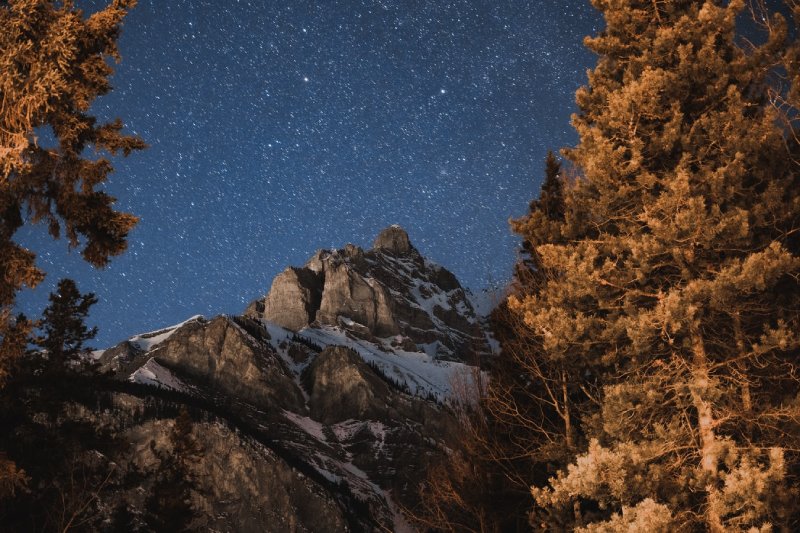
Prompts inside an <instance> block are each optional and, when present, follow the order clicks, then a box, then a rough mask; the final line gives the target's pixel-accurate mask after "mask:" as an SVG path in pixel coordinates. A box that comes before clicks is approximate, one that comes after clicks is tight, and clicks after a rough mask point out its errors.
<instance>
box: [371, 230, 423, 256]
mask: <svg viewBox="0 0 800 533" xmlns="http://www.w3.org/2000/svg"><path fill="white" fill-rule="evenodd" d="M372 248H373V249H374V250H382V251H385V252H390V253H393V254H395V255H406V254H409V253H411V252H414V251H416V249H415V248H414V247H413V246H412V245H411V240H410V239H409V238H408V233H406V230H404V229H403V228H401V227H400V226H398V225H397V224H393V225H391V226H389V227H388V228H386V229H384V230H383V231H381V232H380V233H379V234H378V236H377V237H375V241H374V242H373V243H372Z"/></svg>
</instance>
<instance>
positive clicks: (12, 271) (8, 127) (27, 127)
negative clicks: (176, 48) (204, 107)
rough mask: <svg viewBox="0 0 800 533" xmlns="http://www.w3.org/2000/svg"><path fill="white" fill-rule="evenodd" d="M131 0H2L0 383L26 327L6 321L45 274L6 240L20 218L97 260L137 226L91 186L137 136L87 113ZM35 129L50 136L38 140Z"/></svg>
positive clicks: (105, 84)
mask: <svg viewBox="0 0 800 533" xmlns="http://www.w3.org/2000/svg"><path fill="white" fill-rule="evenodd" d="M135 3H136V2H135V0H113V1H112V2H111V4H110V5H109V6H108V7H106V8H105V9H102V10H99V11H97V12H95V13H93V14H92V15H91V16H89V17H88V18H84V16H83V13H82V12H81V10H79V9H77V8H76V7H75V6H74V3H73V2H72V1H69V0H68V1H63V2H57V1H53V0H9V1H7V2H3V3H0V104H2V105H0V383H1V382H2V380H3V379H4V378H5V377H6V375H7V373H8V368H9V366H10V365H11V364H12V363H13V361H14V359H15V357H16V356H18V355H19V354H20V353H21V352H22V351H24V342H20V341H21V339H24V338H25V337H26V336H27V334H28V332H29V331H30V327H31V324H30V323H29V322H27V321H24V320H22V321H20V320H15V319H14V318H13V313H12V309H13V306H14V301H15V297H16V294H17V292H18V291H19V290H20V289H21V288H22V287H23V286H28V287H33V286H35V285H37V284H38V283H39V282H40V281H41V280H42V278H43V277H44V273H43V272H42V271H41V270H40V269H38V268H37V267H36V265H35V262H34V261H35V254H34V253H33V252H32V251H31V250H28V249H27V248H25V247H23V246H20V245H19V244H17V243H16V242H15V241H14V235H15V233H16V232H17V231H18V230H19V229H20V227H22V225H23V224H24V223H25V221H26V219H27V220H30V221H32V222H34V223H44V224H46V226H47V229H48V231H49V233H50V234H51V235H52V236H53V237H54V238H58V237H59V236H60V235H61V234H62V232H63V234H64V235H65V236H66V237H67V240H68V242H69V245H70V247H77V246H79V245H81V246H82V247H83V250H82V255H83V257H84V258H85V259H86V260H87V261H89V262H90V263H91V264H93V265H96V266H103V265H105V264H106V263H107V262H108V260H109V258H110V257H111V256H115V255H118V254H120V253H121V252H123V251H124V250H125V247H126V237H127V234H128V232H129V231H130V229H131V228H132V227H133V226H134V224H135V223H136V217H134V216H132V215H130V214H127V213H121V212H118V211H115V210H114V208H113V205H114V201H115V199H114V198H113V197H112V196H110V195H109V194H108V193H106V192H104V191H102V190H100V189H99V187H100V186H101V185H102V184H103V182H104V181H105V180H106V178H107V177H108V175H109V174H110V173H111V172H112V171H113V167H112V165H111V162H110V160H109V159H108V157H107V156H108V155H116V154H118V153H122V154H124V155H128V154H129V153H130V152H131V151H133V150H139V149H141V148H143V147H144V143H143V142H142V141H141V140H140V139H139V138H137V137H133V136H128V135H124V134H123V133H122V123H121V122H120V121H119V120H117V121H115V122H111V123H106V124H102V123H98V122H97V120H96V119H95V118H94V117H93V116H92V115H91V114H90V113H89V111H90V106H91V104H92V102H93V101H94V99H95V98H97V97H98V96H102V95H104V94H106V93H108V92H109V91H110V90H111V85H110V83H109V77H110V76H111V74H112V73H113V67H112V66H111V65H110V64H109V63H108V60H109V59H115V60H119V58H120V56H119V52H118V50H117V45H116V42H117V38H118V37H119V33H120V24H121V23H122V19H123V18H124V16H125V14H126V13H127V12H128V10H129V9H131V8H132V7H133V6H134V5H135ZM43 128H46V129H47V132H48V133H51V134H52V138H53V139H54V142H53V143H45V142H44V141H43V140H41V139H39V138H37V133H36V132H37V131H40V130H41V129H43ZM87 149H92V150H93V151H94V152H95V154H97V155H96V156H95V157H91V156H89V155H88V154H87ZM26 214H27V216H25V215H26Z"/></svg>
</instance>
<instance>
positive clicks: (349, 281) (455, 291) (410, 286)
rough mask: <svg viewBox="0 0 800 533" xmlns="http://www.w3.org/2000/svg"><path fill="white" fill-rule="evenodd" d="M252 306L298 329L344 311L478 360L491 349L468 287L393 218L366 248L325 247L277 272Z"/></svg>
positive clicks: (387, 332)
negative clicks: (302, 262) (423, 250)
mask: <svg viewBox="0 0 800 533" xmlns="http://www.w3.org/2000/svg"><path fill="white" fill-rule="evenodd" d="M263 301H264V305H263V308H264V310H263V312H259V305H258V303H257V302H258V301H257V302H254V303H253V304H251V305H250V307H248V314H249V315H250V316H253V317H257V318H264V319H266V320H269V321H271V322H274V323H276V324H279V325H281V326H283V327H285V328H288V329H291V330H293V331H298V330H300V329H302V328H304V327H307V326H310V325H313V324H315V323H319V324H329V325H340V324H341V323H342V319H345V320H346V321H349V322H353V323H355V324H358V325H361V326H363V327H365V328H367V329H368V330H369V332H370V334H371V335H372V336H373V337H377V338H384V339H388V338H390V337H392V339H391V340H390V341H388V342H391V343H392V344H394V345H395V346H396V345H400V344H402V345H403V346H405V347H406V348H408V349H410V348H411V345H413V346H415V347H416V348H414V350H413V351H417V350H420V351H425V352H426V353H431V354H435V355H436V356H437V357H440V358H443V359H454V360H461V361H470V362H473V361H475V360H476V358H478V357H480V356H482V355H485V354H487V353H489V351H490V350H489V347H488V345H487V343H486V339H485V336H484V334H483V331H482V329H481V325H480V323H479V320H478V317H477V316H476V315H475V312H474V310H473V309H472V306H471V304H470V302H469V300H468V298H467V294H466V292H465V291H464V289H463V288H462V287H461V285H460V284H459V283H458V280H457V279H456V277H455V276H454V275H453V274H452V273H451V272H449V271H448V270H447V269H445V268H443V267H441V266H439V265H436V264H434V263H432V262H430V261H428V260H427V259H425V258H424V257H423V256H422V255H420V253H419V252H418V251H417V250H416V248H414V246H413V245H412V244H411V242H410V240H409V238H408V234H407V233H406V232H405V230H403V229H402V228H401V227H399V226H390V227H388V228H386V229H385V230H383V231H382V232H381V233H380V234H379V235H378V237H377V238H376V239H375V242H374V245H373V248H372V249H371V250H368V251H364V250H362V249H361V248H359V247H358V246H354V245H352V244H348V245H347V246H346V247H345V248H343V249H341V250H320V251H318V252H317V253H316V254H315V255H314V256H313V257H312V258H311V259H309V261H308V262H307V263H306V265H305V266H304V267H301V268H290V269H287V270H285V271H284V272H283V273H281V274H279V275H278V276H277V277H276V278H275V280H274V281H273V284H272V288H271V289H270V291H269V294H267V296H266V298H265V299H264V300H263Z"/></svg>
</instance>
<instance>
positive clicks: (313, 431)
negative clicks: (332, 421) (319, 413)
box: [283, 409, 327, 442]
mask: <svg viewBox="0 0 800 533" xmlns="http://www.w3.org/2000/svg"><path fill="white" fill-rule="evenodd" d="M283 416H285V417H286V418H288V419H289V420H291V421H292V422H294V424H295V425H296V426H297V427H299V428H300V429H302V430H303V431H305V432H306V433H308V434H309V435H311V436H312V437H314V438H315V439H317V440H318V441H320V442H326V441H327V439H326V438H325V434H324V433H323V432H322V424H320V423H319V422H317V421H316V420H312V419H310V418H308V417H307V416H300V415H298V414H297V413H293V412H291V411H287V410H285V409H284V410H283Z"/></svg>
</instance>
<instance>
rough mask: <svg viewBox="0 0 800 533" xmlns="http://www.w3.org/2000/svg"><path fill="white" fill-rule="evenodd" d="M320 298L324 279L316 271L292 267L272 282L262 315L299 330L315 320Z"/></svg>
mask: <svg viewBox="0 0 800 533" xmlns="http://www.w3.org/2000/svg"><path fill="white" fill-rule="evenodd" d="M321 298H322V282H321V280H320V276H319V275H318V274H317V273H316V272H314V271H313V270H311V269H308V268H293V267H289V268H287V269H286V270H284V271H283V272H281V273H280V274H278V276H276V277H275V280H274V281H273V282H272V288H271V289H270V291H269V294H268V295H267V297H266V299H265V300H264V311H263V316H264V317H266V318H267V319H268V320H271V321H272V322H275V323H276V324H280V325H282V326H283V327H285V328H288V329H292V330H298V329H300V328H302V327H305V326H306V325H308V324H310V323H312V322H313V321H314V320H315V319H316V314H317V311H318V310H319V308H320V300H321ZM256 308H257V305H256Z"/></svg>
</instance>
